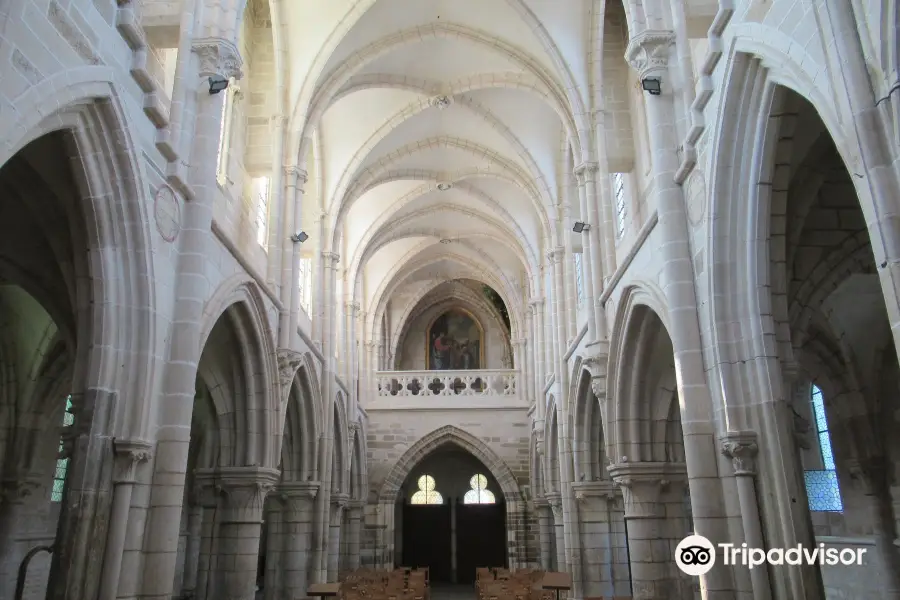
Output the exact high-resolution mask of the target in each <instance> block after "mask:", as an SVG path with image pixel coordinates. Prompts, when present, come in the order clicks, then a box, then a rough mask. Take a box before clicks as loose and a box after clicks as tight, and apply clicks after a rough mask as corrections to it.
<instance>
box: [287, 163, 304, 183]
mask: <svg viewBox="0 0 900 600" xmlns="http://www.w3.org/2000/svg"><path fill="white" fill-rule="evenodd" d="M284 176H285V178H286V179H287V180H288V185H290V184H293V185H295V186H303V185H306V182H307V181H309V174H308V173H307V172H306V169H301V168H300V167H298V166H297V165H289V166H287V167H285V168H284Z"/></svg>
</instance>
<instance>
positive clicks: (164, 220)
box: [153, 184, 181, 242]
mask: <svg viewBox="0 0 900 600" xmlns="http://www.w3.org/2000/svg"><path fill="white" fill-rule="evenodd" d="M153 212H154V216H155V217H156V229H157V231H159V235H161V236H162V238H163V239H164V240H166V241H167V242H174V241H175V238H177V237H178V233H179V232H180V231H181V204H180V202H179V200H178V196H176V195H175V190H173V189H172V187H171V186H170V185H168V184H163V185H161V186H160V187H159V189H158V190H156V198H155V199H154V202H153Z"/></svg>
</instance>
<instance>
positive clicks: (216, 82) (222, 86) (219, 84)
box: [209, 75, 228, 95]
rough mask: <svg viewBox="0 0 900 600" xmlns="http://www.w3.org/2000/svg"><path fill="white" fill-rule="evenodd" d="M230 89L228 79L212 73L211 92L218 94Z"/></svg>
mask: <svg viewBox="0 0 900 600" xmlns="http://www.w3.org/2000/svg"><path fill="white" fill-rule="evenodd" d="M226 89H228V79H227V78H225V77H222V76H221V75H210V77H209V94H210V95H213V94H218V93H219V92H221V91H223V90H226Z"/></svg>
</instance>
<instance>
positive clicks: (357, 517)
mask: <svg viewBox="0 0 900 600" xmlns="http://www.w3.org/2000/svg"><path fill="white" fill-rule="evenodd" d="M362 513H363V503H362V502H361V501H357V502H351V503H350V505H349V506H348V507H347V569H349V570H350V571H355V570H356V569H358V568H359V558H360V542H361V540H360V537H361V536H362Z"/></svg>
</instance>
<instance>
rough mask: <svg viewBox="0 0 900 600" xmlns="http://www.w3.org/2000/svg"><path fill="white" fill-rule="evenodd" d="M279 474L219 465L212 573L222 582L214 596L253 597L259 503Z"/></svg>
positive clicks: (230, 598)
mask: <svg viewBox="0 0 900 600" xmlns="http://www.w3.org/2000/svg"><path fill="white" fill-rule="evenodd" d="M279 476H280V475H279V473H278V471H276V470H274V469H264V468H262V467H221V468H220V469H219V472H218V483H219V486H220V488H221V490H222V493H223V496H224V498H223V503H222V520H221V525H220V536H221V541H220V545H219V551H218V557H217V558H218V563H219V564H218V572H217V573H216V575H217V576H218V578H219V579H220V580H221V582H222V585H221V588H220V589H217V594H216V598H217V600H218V599H220V598H221V599H224V600H255V598H256V573H257V570H258V567H259V538H260V534H261V533H262V519H263V505H264V503H265V499H266V496H267V495H268V494H269V492H270V491H272V490H273V489H275V484H276V483H277V482H278V479H279Z"/></svg>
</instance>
